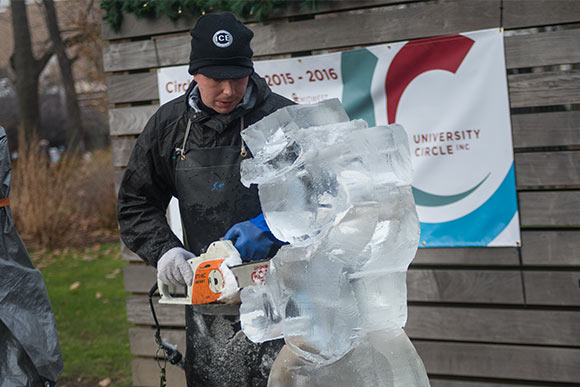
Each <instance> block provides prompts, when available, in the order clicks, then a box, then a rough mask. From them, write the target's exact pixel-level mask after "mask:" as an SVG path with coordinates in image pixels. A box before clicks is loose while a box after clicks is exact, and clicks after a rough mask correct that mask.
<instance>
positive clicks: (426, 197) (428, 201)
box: [412, 173, 491, 207]
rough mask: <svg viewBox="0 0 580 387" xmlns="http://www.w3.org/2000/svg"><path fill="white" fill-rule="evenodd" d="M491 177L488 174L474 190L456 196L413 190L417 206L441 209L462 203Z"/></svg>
mask: <svg viewBox="0 0 580 387" xmlns="http://www.w3.org/2000/svg"><path fill="white" fill-rule="evenodd" d="M489 175H491V173H488V174H487V176H486V177H484V178H483V180H481V181H480V182H479V183H477V185H476V186H475V187H473V188H470V189H468V190H467V191H465V192H461V193H458V194H455V195H435V194H431V193H429V192H426V191H422V190H420V189H419V188H415V187H412V188H413V196H414V197H415V204H416V205H418V206H423V207H440V206H444V205H447V204H452V203H455V202H458V201H460V200H461V199H464V198H466V197H467V196H469V195H471V194H472V193H473V192H474V191H475V190H476V189H478V188H479V187H480V186H481V185H482V184H483V183H484V182H485V181H486V180H487V178H488V177H489Z"/></svg>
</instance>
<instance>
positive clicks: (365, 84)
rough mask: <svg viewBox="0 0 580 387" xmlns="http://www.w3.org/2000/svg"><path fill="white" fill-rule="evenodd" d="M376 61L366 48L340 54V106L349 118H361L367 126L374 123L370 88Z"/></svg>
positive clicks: (373, 108) (374, 56)
mask: <svg viewBox="0 0 580 387" xmlns="http://www.w3.org/2000/svg"><path fill="white" fill-rule="evenodd" d="M378 61H379V59H378V58H377V57H376V55H375V54H373V53H372V52H370V51H369V50H367V49H366V48H362V49H359V50H354V51H345V52H343V53H342V55H341V56H340V66H341V73H342V106H343V107H344V110H345V111H346V113H347V114H348V116H349V117H350V119H351V120H354V119H363V120H365V121H366V122H367V124H369V127H373V126H375V125H376V124H375V107H374V104H373V99H372V98H371V92H370V90H371V84H372V82H373V74H374V73H375V67H376V66H377V62H378Z"/></svg>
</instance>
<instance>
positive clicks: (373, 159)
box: [240, 100, 429, 387]
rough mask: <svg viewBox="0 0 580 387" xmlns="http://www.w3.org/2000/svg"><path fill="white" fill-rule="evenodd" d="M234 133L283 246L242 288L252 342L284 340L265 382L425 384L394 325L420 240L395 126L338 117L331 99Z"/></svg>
mask: <svg viewBox="0 0 580 387" xmlns="http://www.w3.org/2000/svg"><path fill="white" fill-rule="evenodd" d="M242 137H243V139H244V141H245V142H246V144H247V145H248V147H249V148H250V150H251V151H252V153H253V155H254V158H253V159H249V160H246V161H243V163H242V166H241V171H242V182H243V183H244V184H245V185H250V184H253V183H254V184H258V188H259V195H260V202H261V204H262V210H263V213H264V216H265V218H266V220H267V222H268V225H269V226H270V228H271V230H272V232H273V233H274V235H275V236H276V237H277V238H278V239H280V240H283V241H288V242H289V244H288V245H285V246H283V247H282V248H281V249H280V250H279V252H278V253H277V254H276V256H275V257H274V258H273V259H272V261H271V265H270V271H269V273H268V277H267V281H266V284H265V285H262V286H252V287H248V288H245V289H243V290H242V292H241V299H242V305H241V309H240V312H241V322H242V329H243V331H244V333H245V334H246V336H247V337H248V338H249V339H250V340H252V341H254V342H264V341H267V340H272V339H275V338H280V337H284V339H285V342H286V345H285V346H284V348H283V349H282V351H281V352H280V354H279V355H278V357H277V358H276V361H275V362H274V365H273V368H272V372H271V374H270V378H269V381H268V385H269V386H276V387H277V386H325V387H326V386H362V387H366V386H368V387H377V386H405V387H412V386H428V385H429V381H428V379H427V375H426V372H425V368H424V366H423V363H422V362H421V359H420V358H419V356H418V355H417V353H416V351H415V349H414V347H413V345H412V344H411V342H410V341H409V339H408V337H407V336H406V334H405V332H404V331H403V329H402V327H403V326H404V325H405V322H406V319H407V293H406V282H405V279H406V271H407V267H408V266H409V263H410V262H411V260H412V259H413V257H414V255H415V252H416V249H417V244H418V241H419V223H418V219H417V213H416V210H415V203H414V200H413V196H412V193H411V186H410V184H411V162H410V155H409V146H408V142H407V136H406V133H405V131H404V129H403V128H402V127H401V126H400V125H390V126H377V127H371V128H369V127H368V125H367V124H366V122H365V121H363V120H353V121H349V119H348V116H347V115H346V113H345V112H344V110H343V108H342V106H341V104H340V102H339V101H338V100H328V101H324V102H321V103H318V104H314V105H295V106H290V107H287V108H284V109H282V110H279V111H278V112H275V113H273V114H271V115H270V116H268V117H266V118H264V119H263V120H261V121H259V122H258V123H256V124H254V125H252V126H250V127H249V128H247V129H246V130H244V131H243V132H242Z"/></svg>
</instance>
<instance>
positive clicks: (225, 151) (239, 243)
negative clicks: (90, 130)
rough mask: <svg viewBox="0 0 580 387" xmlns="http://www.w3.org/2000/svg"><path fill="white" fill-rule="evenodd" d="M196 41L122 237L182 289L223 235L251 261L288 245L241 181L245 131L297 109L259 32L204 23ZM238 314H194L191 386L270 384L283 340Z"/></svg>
mask: <svg viewBox="0 0 580 387" xmlns="http://www.w3.org/2000/svg"><path fill="white" fill-rule="evenodd" d="M191 37H192V40H191V56H190V62H189V73H190V74H192V75H193V76H194V81H193V82H192V84H191V86H190V87H189V89H188V90H187V92H186V94H185V95H183V96H181V97H179V98H176V99H175V100H173V101H170V102H168V103H167V104H165V105H163V106H161V107H160V108H159V110H158V111H157V112H156V113H155V115H154V116H153V117H152V118H151V119H150V120H149V122H148V123H147V125H146V126H145V128H144V130H143V133H142V134H141V135H140V136H139V138H138V140H137V143H136V145H135V148H134V150H133V153H132V155H131V158H130V161H129V164H128V166H127V169H126V171H125V174H124V177H123V181H122V183H121V187H120V190H119V201H118V219H119V225H120V228H121V238H122V240H123V241H124V243H125V244H126V245H127V246H128V247H129V248H130V249H131V250H132V251H134V252H136V253H137V254H138V255H139V256H140V257H141V258H142V259H144V260H145V261H147V262H148V263H149V264H151V265H153V266H155V267H157V273H158V274H157V275H158V277H159V278H160V279H161V280H162V281H163V282H165V283H167V284H173V285H185V284H191V281H192V276H193V273H192V272H191V269H190V267H189V265H188V264H187V263H186V261H187V259H189V258H191V257H193V256H197V255H199V254H201V253H203V252H204V251H205V249H206V248H207V247H208V246H209V244H210V243H211V242H214V241H216V240H219V239H220V238H222V237H224V235H225V236H226V237H227V238H228V239H232V240H234V242H235V246H236V248H237V249H238V250H239V251H240V255H241V256H242V259H243V260H244V261H248V260H253V259H263V258H266V257H268V256H271V255H273V253H274V252H275V251H276V249H277V248H278V247H279V246H280V242H279V241H277V240H276V239H275V238H274V237H273V235H272V234H271V233H270V231H269V230H268V228H267V225H266V223H265V222H264V219H263V216H261V209H260V203H259V200H258V196H257V189H256V188H255V187H252V188H251V189H247V188H245V187H244V186H243V185H242V184H241V183H240V170H239V165H240V162H241V160H242V159H244V158H246V157H250V155H248V152H247V151H246V149H245V145H244V143H243V141H242V139H241V136H240V131H241V130H242V129H243V128H245V127H247V126H248V125H250V124H253V123H255V122H257V121H259V120H260V119H262V118H263V117H265V116H266V115H268V114H270V113H272V112H273V111H275V110H277V109H279V108H281V107H284V106H287V105H290V104H292V103H293V102H291V101H290V100H288V99H286V98H284V97H281V96H279V95H277V94H274V93H272V92H271V90H270V89H269V88H268V86H267V84H266V82H265V81H264V80H263V79H262V78H260V77H259V76H258V75H256V74H255V73H254V71H253V63H252V59H251V58H252V54H253V52H252V50H251V48H250V40H251V39H252V37H253V33H252V31H250V30H249V29H248V28H246V27H245V26H244V25H243V23H241V22H240V21H239V20H237V19H236V18H235V17H234V16H233V15H232V14H230V13H223V14H207V15H204V16H202V17H200V18H199V20H198V21H197V23H196V25H195V27H194V28H193V29H192V30H191ZM172 195H173V196H175V197H177V198H178V199H179V206H180V212H181V218H182V224H183V229H184V240H185V243H184V244H185V246H183V245H182V243H181V242H180V240H179V239H178V238H177V237H176V236H175V235H174V234H173V233H172V232H171V229H170V227H169V225H168V224H167V220H166V216H165V213H166V208H167V205H168V203H169V200H170V199H171V196H172ZM226 234H227V235H226ZM238 314H239V307H238V305H234V306H233V307H232V305H217V304H215V305H207V306H188V307H186V328H187V329H186V333H187V355H186V374H187V380H188V386H204V387H210V386H262V385H264V386H265V385H266V381H267V377H268V374H269V367H270V366H271V363H272V362H273V360H274V358H275V357H276V354H277V352H278V351H279V349H280V348H281V347H282V343H281V342H280V341H275V342H270V343H266V344H262V345H256V344H253V343H251V342H250V341H249V340H247V339H246V338H245V336H244V335H243V333H242V332H241V331H240V324H239V316H238Z"/></svg>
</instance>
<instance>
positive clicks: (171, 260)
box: [157, 247, 195, 286]
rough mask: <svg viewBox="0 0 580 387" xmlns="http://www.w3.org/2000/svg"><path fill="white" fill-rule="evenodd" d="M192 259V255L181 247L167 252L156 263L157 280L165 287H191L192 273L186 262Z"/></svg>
mask: <svg viewBox="0 0 580 387" xmlns="http://www.w3.org/2000/svg"><path fill="white" fill-rule="evenodd" d="M194 257H195V255H194V254H193V253H191V252H189V251H187V250H185V249H183V248H181V247H174V248H172V249H171V250H168V251H167V252H166V253H165V254H163V255H162V256H161V258H160V259H159V261H158V262H157V278H159V279H160V280H161V281H162V282H163V283H164V284H167V285H174V286H184V285H189V286H191V284H192V281H193V271H192V270H191V267H190V266H189V263H187V260H188V259H191V258H194Z"/></svg>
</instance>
